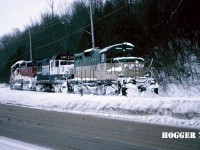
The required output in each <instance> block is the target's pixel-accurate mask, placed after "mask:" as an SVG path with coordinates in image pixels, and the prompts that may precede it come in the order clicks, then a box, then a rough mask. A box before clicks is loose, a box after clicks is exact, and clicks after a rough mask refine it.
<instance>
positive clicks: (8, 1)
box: [0, 0, 74, 36]
mask: <svg viewBox="0 0 200 150" xmlns="http://www.w3.org/2000/svg"><path fill="white" fill-rule="evenodd" d="M49 1H51V0H0V22H1V23H0V36H2V35H4V34H6V33H10V32H12V30H13V29H15V28H19V29H20V30H23V29H24V27H25V26H27V25H30V24H31V20H33V21H34V20H39V18H40V14H41V13H42V12H45V11H46V10H48V9H49V5H48V2H49ZM72 1H74V0H54V2H55V8H56V10H57V11H58V10H59V8H60V6H61V3H63V4H65V5H70V3H71V2H72Z"/></svg>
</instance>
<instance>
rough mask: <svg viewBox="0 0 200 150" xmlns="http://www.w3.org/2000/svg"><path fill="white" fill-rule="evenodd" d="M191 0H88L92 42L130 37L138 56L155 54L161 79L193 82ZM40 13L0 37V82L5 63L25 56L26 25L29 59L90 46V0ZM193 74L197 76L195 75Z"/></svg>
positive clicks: (195, 37) (197, 28) (197, 33)
mask: <svg viewBox="0 0 200 150" xmlns="http://www.w3.org/2000/svg"><path fill="white" fill-rule="evenodd" d="M197 3H198V2H197V1H195V0H106V1H103V0H93V3H92V4H93V19H94V36H95V46H96V47H100V48H103V47H106V46H109V45H112V44H116V43H122V42H130V43H133V44H134V45H135V46H136V49H137V53H138V55H139V56H141V57H145V58H147V59H154V62H153V66H154V67H155V72H156V77H157V78H158V81H159V82H160V83H161V84H164V83H167V82H172V81H177V82H179V83H183V82H187V81H190V83H191V81H192V82H193V81H194V82H195V81H196V80H198V78H199V73H200V69H198V68H200V67H199V63H200V62H199V60H200V59H199V58H200V48H199V44H200V18H199V16H198V15H199V12H200V11H199V9H198V8H197V7H198V4H197ZM50 6H51V11H48V12H45V13H43V14H41V20H40V22H32V23H31V25H30V26H27V27H26V29H25V30H24V31H19V30H15V31H13V33H9V34H7V35H4V36H2V37H0V82H8V80H9V73H10V66H11V65H12V64H14V63H15V62H16V61H18V60H22V59H23V60H29V58H30V54H29V47H30V45H29V29H30V32H31V39H32V49H33V59H43V58H50V57H51V56H52V55H54V54H58V53H65V52H66V51H70V52H72V53H77V52H82V51H83V50H85V49H88V48H91V45H92V44H91V35H90V34H88V32H90V15H89V2H88V1H87V0H77V1H75V2H74V3H73V4H72V5H71V6H70V8H65V7H64V6H63V8H64V9H63V11H60V12H62V13H60V14H56V13H54V8H53V7H54V5H53V3H52V5H50ZM195 79H196V80H195Z"/></svg>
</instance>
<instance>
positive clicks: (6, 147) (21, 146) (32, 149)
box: [0, 136, 49, 150]
mask: <svg viewBox="0 0 200 150" xmlns="http://www.w3.org/2000/svg"><path fill="white" fill-rule="evenodd" d="M0 149H1V150H36V149H38V150H49V149H47V148H44V147H41V146H37V145H33V144H28V143H24V142H21V141H18V140H14V139H10V138H7V137H2V136H0Z"/></svg>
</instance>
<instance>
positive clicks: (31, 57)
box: [29, 28, 33, 60]
mask: <svg viewBox="0 0 200 150" xmlns="http://www.w3.org/2000/svg"><path fill="white" fill-rule="evenodd" d="M29 40H30V60H33V56H32V43H31V30H30V28H29Z"/></svg>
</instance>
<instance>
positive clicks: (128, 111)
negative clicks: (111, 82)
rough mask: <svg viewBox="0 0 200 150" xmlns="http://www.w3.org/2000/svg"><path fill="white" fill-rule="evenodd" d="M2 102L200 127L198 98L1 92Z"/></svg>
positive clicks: (0, 99)
mask: <svg viewBox="0 0 200 150" xmlns="http://www.w3.org/2000/svg"><path fill="white" fill-rule="evenodd" d="M0 103H2V104H9V105H18V106H23V107H31V108H37V109H45V110H53V111H60V112H71V113H81V114H90V115H95V116H104V117H111V118H116V119H128V120H133V121H135V120H137V121H142V122H148V123H159V124H169V125H173V126H174V125H175V126H187V127H192V128H200V109H199V108H200V98H199V97H195V96H193V97H161V96H159V95H155V94H153V95H151V94H148V93H141V94H139V95H137V97H134V98H133V97H124V96H96V95H83V96H80V95H78V94H66V93H41V92H32V91H19V90H10V89H9V88H1V89H0Z"/></svg>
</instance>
